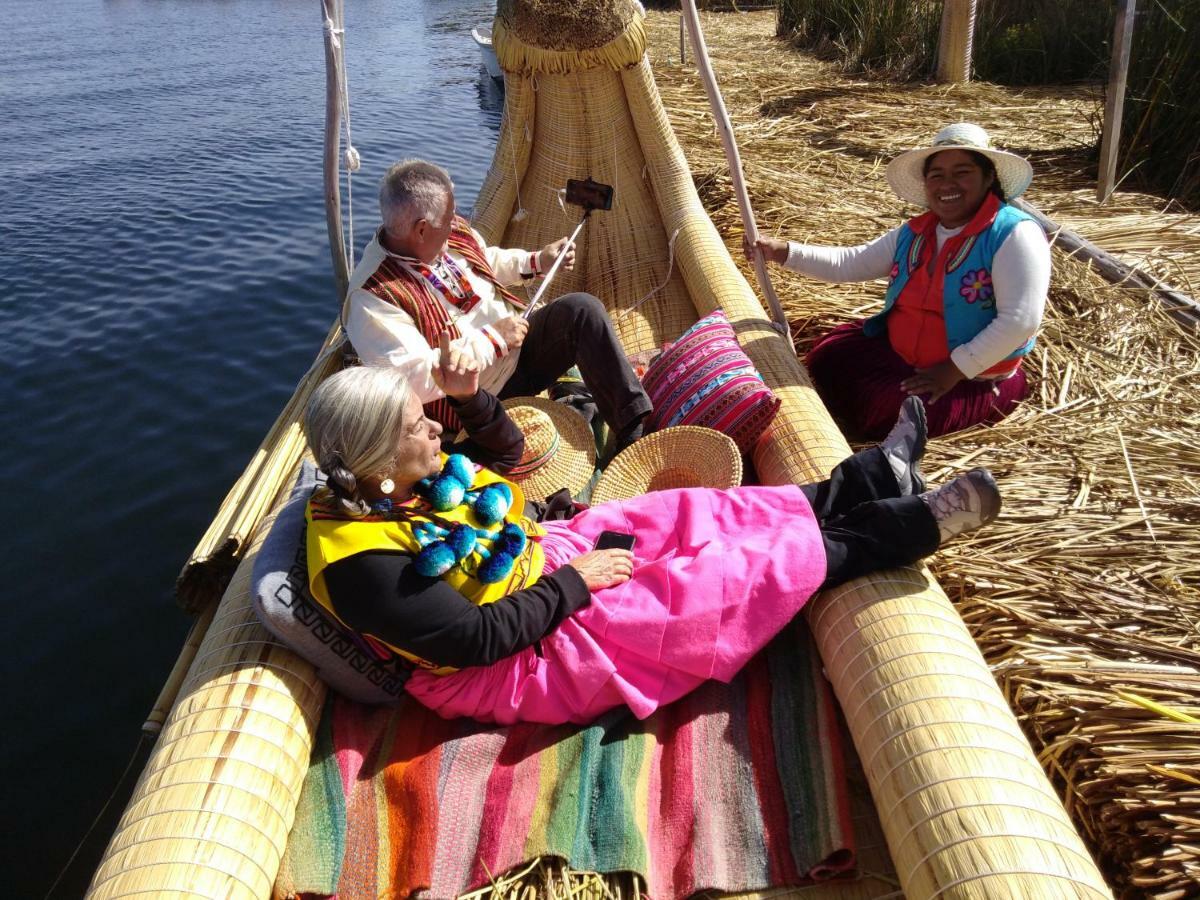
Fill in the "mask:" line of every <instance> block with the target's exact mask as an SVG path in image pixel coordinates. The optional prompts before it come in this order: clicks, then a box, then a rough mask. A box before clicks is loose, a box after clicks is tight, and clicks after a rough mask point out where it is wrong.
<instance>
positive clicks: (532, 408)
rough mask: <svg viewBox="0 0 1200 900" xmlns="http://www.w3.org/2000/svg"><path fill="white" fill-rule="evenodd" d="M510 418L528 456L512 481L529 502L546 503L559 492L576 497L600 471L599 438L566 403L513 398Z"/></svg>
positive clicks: (508, 402) (507, 405)
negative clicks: (564, 491) (598, 458)
mask: <svg viewBox="0 0 1200 900" xmlns="http://www.w3.org/2000/svg"><path fill="white" fill-rule="evenodd" d="M503 405H504V408H505V409H506V410H507V411H508V416H509V418H510V419H512V420H513V422H515V423H516V425H517V427H518V428H520V429H521V433H522V434H523V435H525V452H524V453H522V454H521V461H520V462H519V463H517V465H516V468H514V469H513V470H512V471H511V472H509V473H508V476H507V477H508V478H510V479H511V480H513V481H515V482H517V483H518V484H520V485H521V490H523V491H524V492H525V496H526V498H527V499H529V500H543V499H545V498H546V497H548V496H549V495H550V494H553V493H554V492H555V491H557V490H558V489H559V488H564V487H565V488H566V489H567V490H569V491H570V492H571V496H572V497H574V496H575V495H576V494H578V493H579V492H580V491H582V490H583V489H584V488H585V487H587V483H588V482H589V481H590V480H591V478H592V474H593V473H594V472H595V470H596V438H595V436H594V435H593V434H592V429H591V428H590V427H589V426H588V423H587V420H586V419H584V417H583V416H581V415H580V414H579V413H577V412H576V411H575V410H573V409H571V408H570V407H569V406H567V405H566V404H564V403H556V402H555V401H553V400H547V399H545V398H544V397H510V398H509V399H507V400H505V401H504V402H503Z"/></svg>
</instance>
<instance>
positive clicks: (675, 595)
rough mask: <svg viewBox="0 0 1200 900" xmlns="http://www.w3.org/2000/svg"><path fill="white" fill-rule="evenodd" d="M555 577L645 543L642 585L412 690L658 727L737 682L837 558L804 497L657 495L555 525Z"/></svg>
mask: <svg viewBox="0 0 1200 900" xmlns="http://www.w3.org/2000/svg"><path fill="white" fill-rule="evenodd" d="M546 528H547V530H548V532H549V533H548V534H547V535H546V536H545V537H544V538H543V539H542V546H543V548H544V549H545V552H546V572H552V571H554V570H555V569H557V568H558V567H559V566H561V565H564V564H565V563H567V562H568V561H569V560H571V559H574V558H575V557H576V556H579V555H580V554H583V553H586V552H587V551H589V550H591V549H592V546H593V545H594V544H595V542H596V538H597V537H598V536H599V534H600V532H602V531H605V530H612V531H625V532H629V533H631V534H634V535H636V537H637V544H636V546H635V547H634V551H633V552H634V570H633V577H632V578H631V579H630V580H629V581H627V582H625V583H624V584H620V585H617V586H616V587H612V588H606V589H604V590H600V591H595V592H594V593H593V594H592V600H591V603H590V604H589V605H588V606H585V607H584V608H583V609H581V610H579V611H578V612H576V613H575V614H574V615H573V616H571V617H570V618H569V619H567V620H566V621H565V622H563V623H562V625H560V626H559V627H558V628H557V629H556V630H555V631H554V632H552V633H551V634H549V635H547V636H546V637H545V638H543V639H542V640H541V642H540V643H541V651H542V655H541V656H539V655H538V654H537V653H536V652H535V650H534V648H533V647H529V648H526V649H525V650H522V651H521V652H519V653H516V654H514V655H513V656H510V657H508V658H506V659H502V660H500V661H499V662H496V663H493V664H492V665H490V666H479V667H475V668H470V669H463V670H461V671H459V672H455V673H454V674H452V675H445V676H437V675H431V674H429V673H428V672H424V671H419V672H416V673H414V674H413V676H412V678H410V679H409V682H408V692H409V693H410V694H411V695H412V696H413V697H415V698H416V699H417V700H418V701H420V702H421V703H422V704H423V705H425V706H427V707H429V708H430V709H432V710H434V711H435V712H437V713H439V714H440V715H442V716H445V717H446V718H453V717H457V716H468V717H470V718H473V719H477V720H479V721H483V722H498V723H500V724H504V725H507V724H511V723H514V722H543V723H549V724H559V723H563V722H574V723H578V724H586V723H588V722H591V721H592V720H594V719H595V718H596V717H597V716H599V715H600V714H601V713H603V712H606V711H607V710H609V709H612V708H614V707H616V706H621V705H625V706H628V707H629V708H630V709H631V710H632V711H633V713H634V714H635V715H636V716H637V717H638V718H642V719H644V718H646V717H647V716H649V715H650V714H651V713H653V712H654V711H655V710H656V709H658V708H659V707H660V706H662V705H664V704H667V703H670V702H671V701H673V700H677V699H678V698H680V697H682V696H683V695H684V694H686V693H688V692H689V691H692V690H694V689H695V688H697V687H699V686H700V684H702V683H703V682H704V681H706V680H708V679H716V680H718V681H729V680H731V679H732V678H733V677H734V675H736V674H737V673H738V671H739V670H740V669H741V668H742V666H744V665H745V664H746V663H747V662H748V661H749V660H750V658H751V657H752V656H753V655H754V654H755V653H757V652H758V651H759V650H760V649H761V648H762V647H764V646H765V645H766V644H767V642H768V641H770V640H771V638H772V637H774V636H775V635H776V634H777V633H778V632H779V631H780V630H782V629H783V627H784V626H785V625H787V623H788V622H790V621H791V620H792V618H793V617H794V616H795V615H796V613H798V612H799V611H800V609H801V608H802V607H803V606H804V604H805V602H806V601H807V600H808V598H809V597H810V596H812V594H813V593H814V592H815V591H816V590H817V588H818V587H820V585H821V582H822V581H824V579H825V550H824V547H823V545H822V543H821V534H820V530H819V528H818V526H817V522H816V519H815V517H814V516H813V512H812V509H811V508H810V507H809V505H808V501H807V500H806V499H805V497H804V494H803V493H801V491H800V490H799V488H797V487H794V486H791V485H786V486H782V487H745V488H737V489H735V490H731V491H718V490H709V489H704V488H696V489H688V490H673V491H659V492H656V493H652V494H645V495H643V496H640V497H635V498H633V499H632V500H624V501H614V502H610V503H604V504H602V505H600V506H596V507H593V508H591V509H589V510H586V511H584V512H582V513H580V514H579V515H577V516H576V517H575V518H574V519H571V520H570V521H567V522H548V523H546Z"/></svg>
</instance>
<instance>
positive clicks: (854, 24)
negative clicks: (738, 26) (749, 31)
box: [776, 0, 941, 78]
mask: <svg viewBox="0 0 1200 900" xmlns="http://www.w3.org/2000/svg"><path fill="white" fill-rule="evenodd" d="M940 22H941V4H940V3H937V2H932V0H912V2H892V0H779V5H778V7H777V12H776V30H777V32H778V33H779V34H785V35H789V36H790V37H791V38H792V40H793V41H794V42H795V43H796V44H797V45H799V46H802V47H806V48H808V49H812V50H815V51H816V52H818V53H821V54H822V55H826V56H833V57H837V58H839V59H841V60H842V61H843V63H844V65H845V67H846V68H847V69H848V70H851V71H874V72H886V73H888V74H890V75H892V76H895V77H900V78H919V77H922V76H923V75H925V74H926V73H927V72H928V70H929V67H930V58H931V57H930V52H931V51H930V49H929V48H930V47H931V46H932V47H935V48H936V46H937V32H938V26H939V24H940Z"/></svg>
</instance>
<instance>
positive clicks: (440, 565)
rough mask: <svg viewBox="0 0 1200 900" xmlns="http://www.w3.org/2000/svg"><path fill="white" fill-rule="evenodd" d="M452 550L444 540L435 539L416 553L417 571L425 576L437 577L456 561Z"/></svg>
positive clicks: (449, 568) (443, 573) (448, 569)
mask: <svg viewBox="0 0 1200 900" xmlns="http://www.w3.org/2000/svg"><path fill="white" fill-rule="evenodd" d="M457 562H458V560H456V559H455V558H454V551H453V550H452V549H451V548H450V545H449V544H447V543H446V542H445V541H435V542H434V543H432V544H430V545H429V546H427V547H425V549H423V550H422V551H421V552H420V553H418V554H417V562H416V567H417V573H418V574H420V575H423V576H425V577H426V578H438V577H440V576H442V575H445V574H446V573H447V572H449V571H450V570H451V569H452V568H453V567H454V565H455V563H457Z"/></svg>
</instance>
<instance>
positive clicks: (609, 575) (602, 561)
mask: <svg viewBox="0 0 1200 900" xmlns="http://www.w3.org/2000/svg"><path fill="white" fill-rule="evenodd" d="M567 565H568V566H570V567H571V568H572V569H574V570H575V571H576V572H578V573H579V576H580V577H581V578H582V579H583V583H584V584H586V585H587V586H588V590H589V591H599V590H603V589H604V588H606V587H613V586H614V585H618V584H622V583H623V582H626V581H628V580H629V577H630V576H631V575H632V574H633V553H632V552H630V551H629V550H616V549H613V550H589V551H588V552H587V553H584V554H583V555H582V556H577V557H575V558H574V559H573V560H571V561H570V562H568V563H567Z"/></svg>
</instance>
